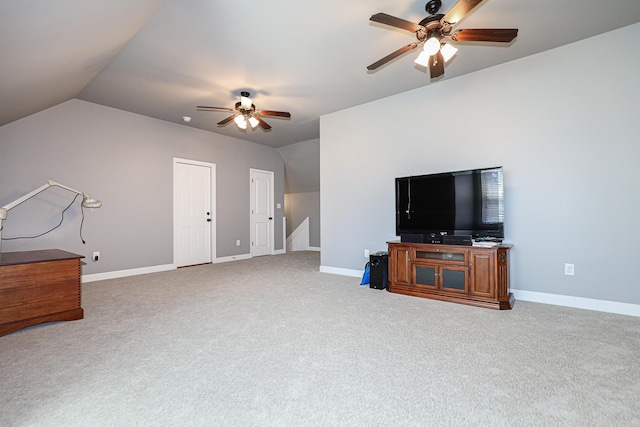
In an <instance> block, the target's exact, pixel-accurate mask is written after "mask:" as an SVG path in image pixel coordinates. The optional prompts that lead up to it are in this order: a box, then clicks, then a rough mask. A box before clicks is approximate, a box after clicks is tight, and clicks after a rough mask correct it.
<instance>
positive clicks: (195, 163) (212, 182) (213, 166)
mask: <svg viewBox="0 0 640 427" xmlns="http://www.w3.org/2000/svg"><path fill="white" fill-rule="evenodd" d="M179 163H182V164H187V165H192V166H203V167H208V168H209V173H210V176H209V182H210V187H211V188H210V191H211V194H210V195H209V204H210V209H211V211H210V212H211V217H212V220H213V221H212V224H211V236H210V245H211V250H210V254H211V259H210V260H209V262H212V263H213V262H215V260H216V229H217V226H218V217H217V213H218V211H217V210H216V164H215V163H209V162H202V161H199V160H191V159H182V158H179V157H174V158H173V230H172V240H173V264H174V265H176V260H177V259H178V242H176V230H177V228H178V224H177V222H178V219H177V218H178V215H177V214H176V209H177V208H178V202H179V201H178V200H177V192H176V179H177V173H176V170H177V165H178V164H179Z"/></svg>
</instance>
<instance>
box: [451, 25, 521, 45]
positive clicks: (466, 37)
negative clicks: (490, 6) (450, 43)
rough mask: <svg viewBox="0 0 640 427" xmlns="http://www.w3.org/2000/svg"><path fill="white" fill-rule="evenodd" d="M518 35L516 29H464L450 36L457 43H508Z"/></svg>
mask: <svg viewBox="0 0 640 427" xmlns="http://www.w3.org/2000/svg"><path fill="white" fill-rule="evenodd" d="M517 35H518V29H517V28H485V29H464V30H458V31H455V32H454V33H453V34H451V40H455V41H458V42H502V43H509V42H510V41H511V40H513V39H515V38H516V36H517Z"/></svg>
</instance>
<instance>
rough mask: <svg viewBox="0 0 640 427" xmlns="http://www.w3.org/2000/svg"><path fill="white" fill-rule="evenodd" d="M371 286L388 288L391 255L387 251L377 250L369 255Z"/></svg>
mask: <svg viewBox="0 0 640 427" xmlns="http://www.w3.org/2000/svg"><path fill="white" fill-rule="evenodd" d="M369 273H370V280H369V287H370V288H373V289H386V288H387V283H388V282H389V255H388V254H387V253H386V252H376V253H375V254H371V255H369Z"/></svg>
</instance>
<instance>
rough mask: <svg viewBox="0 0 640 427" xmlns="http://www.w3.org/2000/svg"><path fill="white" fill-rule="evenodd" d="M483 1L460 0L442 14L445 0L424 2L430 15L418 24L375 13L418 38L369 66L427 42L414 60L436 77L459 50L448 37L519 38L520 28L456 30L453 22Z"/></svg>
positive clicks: (466, 39)
mask: <svg viewBox="0 0 640 427" xmlns="http://www.w3.org/2000/svg"><path fill="white" fill-rule="evenodd" d="M481 2H482V0H459V1H458V2H457V3H456V4H454V5H453V7H452V8H451V9H450V10H449V11H448V12H447V13H446V14H439V13H438V11H439V10H440V7H441V6H442V1H441V0H430V1H429V2H428V3H427V4H426V6H425V10H426V11H427V13H429V16H427V17H426V18H424V19H423V20H422V21H420V22H419V23H417V24H414V23H413V22H410V21H406V20H404V19H401V18H396V17H395V16H391V15H387V14H386V13H376V14H375V15H373V16H371V18H370V19H371V21H374V22H379V23H381V24H386V25H391V26H392V27H396V28H400V29H402V30H407V31H411V32H413V33H415V35H416V38H417V39H418V41H416V42H413V43H411V44H408V45H406V46H403V47H401V48H400V49H398V50H396V51H395V52H393V53H391V54H389V55H387V56H385V57H384V58H382V59H381V60H379V61H377V62H374V63H373V64H371V65H369V66H368V67H367V69H368V70H369V71H373V70H375V69H377V68H379V67H380V66H382V65H384V64H386V63H387V62H389V61H391V60H393V59H395V58H397V57H398V56H400V55H402V54H404V53H406V52H408V51H410V50H413V49H415V48H417V47H418V46H420V45H421V44H423V43H424V50H423V51H422V52H421V53H420V55H419V56H418V58H417V59H416V61H415V62H416V63H417V64H420V65H422V66H424V67H429V72H430V74H431V78H435V77H439V76H441V75H443V74H444V63H445V62H447V61H448V60H449V59H451V57H452V56H453V55H455V53H456V52H457V50H458V49H456V48H455V47H453V46H452V45H450V44H448V43H447V42H448V41H456V42H471V41H473V42H476V41H477V42H499V43H509V42H511V41H512V40H513V39H514V38H516V36H517V35H518V29H517V28H492V29H491V28H486V29H463V30H453V26H454V25H456V24H457V23H458V21H460V20H461V19H462V18H464V17H465V16H466V15H467V14H468V13H469V12H470V11H471V10H473V8H475V7H476V6H477V5H478V4H480V3H481Z"/></svg>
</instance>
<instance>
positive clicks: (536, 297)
mask: <svg viewBox="0 0 640 427" xmlns="http://www.w3.org/2000/svg"><path fill="white" fill-rule="evenodd" d="M320 272H321V273H330V274H339V275H341V276H350V277H362V274H363V273H364V270H352V269H348V268H338V267H328V266H325V265H321V266H320ZM511 292H512V293H513V296H514V297H515V299H516V304H517V303H518V302H517V301H518V300H521V301H529V302H537V303H542V304H552V305H559V306H563V307H572V308H580V309H583V310H593V311H602V312H605V313H613V314H624V315H626V316H635V317H640V305H639V304H629V303H625V302H616V301H606V300H598V299H591V298H582V297H572V296H569V295H557V294H547V293H543V292H533V291H521V290H519V289H511Z"/></svg>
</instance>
